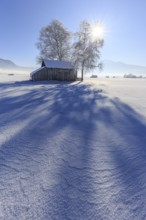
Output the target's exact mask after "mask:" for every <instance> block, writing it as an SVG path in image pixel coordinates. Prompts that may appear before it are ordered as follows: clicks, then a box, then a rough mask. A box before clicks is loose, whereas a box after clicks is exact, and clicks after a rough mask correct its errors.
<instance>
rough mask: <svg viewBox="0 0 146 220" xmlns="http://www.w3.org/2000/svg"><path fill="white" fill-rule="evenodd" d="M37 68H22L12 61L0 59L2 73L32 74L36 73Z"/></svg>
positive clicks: (0, 71)
mask: <svg viewBox="0 0 146 220" xmlns="http://www.w3.org/2000/svg"><path fill="white" fill-rule="evenodd" d="M34 69H35V67H21V66H17V65H16V64H15V63H14V62H12V61H11V60H5V59H1V58H0V73H30V72H32V71H34Z"/></svg>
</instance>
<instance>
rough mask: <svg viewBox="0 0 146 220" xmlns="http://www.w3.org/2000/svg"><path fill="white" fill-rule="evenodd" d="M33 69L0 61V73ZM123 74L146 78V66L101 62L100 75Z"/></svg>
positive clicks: (109, 61) (108, 61) (25, 71)
mask: <svg viewBox="0 0 146 220" xmlns="http://www.w3.org/2000/svg"><path fill="white" fill-rule="evenodd" d="M35 69H36V67H21V66H18V65H16V64H15V63H14V62H13V61H11V60H5V59H0V73H19V72H20V73H30V72H32V71H34V70H35ZM95 72H97V70H95ZM125 74H134V75H137V76H140V75H142V76H146V66H138V65H130V64H126V63H123V62H114V61H111V60H104V61H103V70H102V71H101V73H100V75H112V76H113V75H115V76H123V75H125Z"/></svg>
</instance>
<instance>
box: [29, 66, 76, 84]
mask: <svg viewBox="0 0 146 220" xmlns="http://www.w3.org/2000/svg"><path fill="white" fill-rule="evenodd" d="M76 79H77V71H75V70H74V69H55V68H47V67H46V68H43V69H41V70H38V72H36V73H35V74H34V75H33V76H32V80H33V81H39V80H58V81H75V80H76Z"/></svg>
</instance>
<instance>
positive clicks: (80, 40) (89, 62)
mask: <svg viewBox="0 0 146 220" xmlns="http://www.w3.org/2000/svg"><path fill="white" fill-rule="evenodd" d="M94 28H96V27H94ZM75 37H76V39H75V42H74V44H73V60H74V63H75V66H76V67H77V68H78V69H81V73H82V80H83V76H84V72H85V71H87V70H91V69H94V68H96V67H99V68H102V65H101V64H100V63H99V64H98V61H99V59H100V50H99V49H100V48H101V47H102V46H103V44H104V40H103V39H102V38H101V37H98V35H97V36H94V35H93V27H92V25H91V24H90V23H89V22H87V21H82V22H81V24H80V29H79V31H78V32H77V33H76V34H75Z"/></svg>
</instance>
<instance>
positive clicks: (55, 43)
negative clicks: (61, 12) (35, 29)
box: [36, 20, 71, 62]
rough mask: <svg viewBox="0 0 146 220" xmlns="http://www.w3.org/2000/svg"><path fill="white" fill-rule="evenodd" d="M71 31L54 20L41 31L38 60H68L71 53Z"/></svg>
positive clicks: (38, 43)
mask: <svg viewBox="0 0 146 220" xmlns="http://www.w3.org/2000/svg"><path fill="white" fill-rule="evenodd" d="M70 38H71V33H70V32H69V31H68V30H67V29H66V28H65V27H64V25H63V24H62V23H61V22H60V21H58V20H53V21H52V22H51V23H50V24H49V25H47V26H46V27H43V28H42V29H41V31H40V37H39V40H38V42H37V44H36V46H37V48H38V49H39V51H40V55H39V57H38V62H41V61H42V60H43V59H57V60H68V59H69V55H70Z"/></svg>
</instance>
